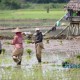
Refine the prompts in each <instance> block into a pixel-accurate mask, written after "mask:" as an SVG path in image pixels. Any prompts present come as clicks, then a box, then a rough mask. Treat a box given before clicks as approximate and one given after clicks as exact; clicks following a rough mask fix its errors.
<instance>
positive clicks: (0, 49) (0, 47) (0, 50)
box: [0, 36, 2, 54]
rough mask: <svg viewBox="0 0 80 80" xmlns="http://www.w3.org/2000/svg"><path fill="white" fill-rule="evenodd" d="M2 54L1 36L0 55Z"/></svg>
mask: <svg viewBox="0 0 80 80" xmlns="http://www.w3.org/2000/svg"><path fill="white" fill-rule="evenodd" d="M1 52H2V44H1V36H0V54H1Z"/></svg>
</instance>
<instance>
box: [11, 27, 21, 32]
mask: <svg viewBox="0 0 80 80" xmlns="http://www.w3.org/2000/svg"><path fill="white" fill-rule="evenodd" d="M12 32H15V33H16V32H22V31H21V30H20V29H19V28H18V27H17V28H16V29H14V30H12Z"/></svg>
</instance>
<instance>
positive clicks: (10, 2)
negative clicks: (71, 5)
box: [0, 0, 69, 9]
mask: <svg viewBox="0 0 80 80" xmlns="http://www.w3.org/2000/svg"><path fill="white" fill-rule="evenodd" d="M67 1H69V0H67ZM65 2H66V0H0V9H20V8H30V7H31V4H30V3H32V4H33V3H36V4H46V3H65ZM52 6H53V7H55V6H54V5H52Z"/></svg>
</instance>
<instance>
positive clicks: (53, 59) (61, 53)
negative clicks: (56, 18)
mask: <svg viewBox="0 0 80 80" xmlns="http://www.w3.org/2000/svg"><path fill="white" fill-rule="evenodd" d="M5 42H10V41H9V40H8V41H5V40H3V41H2V44H3V48H4V49H5V50H6V52H5V54H4V55H3V54H1V55H0V80H80V79H79V78H80V76H79V73H80V70H79V69H68V68H63V67H62V66H61V63H62V61H64V60H65V59H67V58H70V57H72V56H74V55H76V54H79V53H80V49H79V46H80V44H79V43H80V41H79V40H50V41H49V43H46V41H44V48H45V49H44V50H43V51H42V53H43V54H42V63H41V64H38V62H37V60H36V57H35V46H34V44H26V43H25V42H24V55H23V61H22V65H21V66H16V64H15V63H14V62H13V60H12V57H11V56H12V50H13V46H12V45H8V44H5ZM28 48H30V49H31V50H32V53H31V55H30V56H29V55H28V53H27V52H26V49H28Z"/></svg>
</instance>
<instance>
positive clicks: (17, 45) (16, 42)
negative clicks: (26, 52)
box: [12, 35, 23, 49]
mask: <svg viewBox="0 0 80 80" xmlns="http://www.w3.org/2000/svg"><path fill="white" fill-rule="evenodd" d="M12 45H14V47H15V48H17V49H20V48H23V38H22V36H21V35H15V36H14V39H13V40H12Z"/></svg>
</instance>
